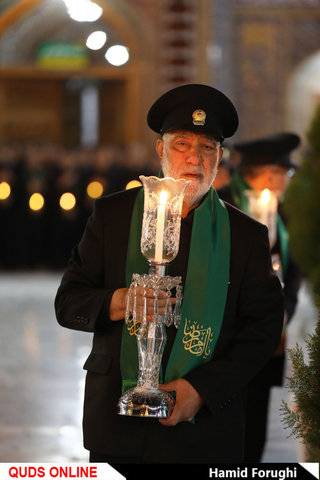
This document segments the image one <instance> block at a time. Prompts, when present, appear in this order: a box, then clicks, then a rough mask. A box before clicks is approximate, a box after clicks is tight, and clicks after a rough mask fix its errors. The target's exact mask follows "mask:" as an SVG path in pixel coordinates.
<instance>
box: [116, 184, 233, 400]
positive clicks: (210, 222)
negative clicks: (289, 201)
mask: <svg viewBox="0 0 320 480" xmlns="http://www.w3.org/2000/svg"><path fill="white" fill-rule="evenodd" d="M143 199H144V191H143V189H141V191H140V192H139V193H138V195H137V198H136V202H135V205H134V209H133V215H132V219H131V226H130V234H129V244H128V253H127V265H126V282H127V286H129V285H130V283H131V278H132V274H133V273H140V274H142V273H147V272H148V263H147V260H146V259H145V258H144V257H143V255H142V253H141V251H140V238H141V226H142V216H143ZM229 264H230V225H229V215H228V212H227V209H226V207H225V206H224V204H223V202H221V201H220V200H219V198H218V196H217V194H216V192H215V190H214V189H213V188H211V189H210V191H209V192H208V194H207V195H206V197H205V199H204V201H203V202H202V203H201V204H200V205H199V206H198V207H197V208H196V209H195V212H194V219H193V227H192V234H191V243H190V252H189V261H188V269H187V277H186V284H185V286H184V296H183V302H182V323H181V326H180V328H179V329H178V331H177V335H176V338H175V341H174V344H173V347H172V350H171V353H170V356H169V360H168V365H167V368H166V376H165V381H166V382H169V381H170V380H174V379H176V378H180V377H182V376H183V375H185V374H186V373H187V372H189V371H190V370H192V369H193V368H195V367H196V366H198V365H201V364H202V363H205V362H208V361H209V360H210V359H211V357H212V354H213V351H214V348H215V345H216V343H217V340H218V337H219V334H220V329H221V325H222V320H223V315H224V308H225V302H226V298H227V292H228V281H229ZM138 327H139V325H136V324H133V322H132V323H130V321H129V323H128V326H127V328H126V325H124V328H123V333H122V344H121V359H120V368H121V374H122V379H123V380H122V389H123V391H125V390H127V389H128V388H130V387H132V386H135V385H136V383H137V376H138V351H137V341H136V334H137V331H138ZM160 381H162V379H161V380H160Z"/></svg>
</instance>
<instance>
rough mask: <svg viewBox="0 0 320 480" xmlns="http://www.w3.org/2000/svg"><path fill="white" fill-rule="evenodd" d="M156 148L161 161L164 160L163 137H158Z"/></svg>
mask: <svg viewBox="0 0 320 480" xmlns="http://www.w3.org/2000/svg"><path fill="white" fill-rule="evenodd" d="M156 150H157V154H158V156H159V158H160V162H161V161H162V154H163V139H162V138H158V140H157V143H156Z"/></svg>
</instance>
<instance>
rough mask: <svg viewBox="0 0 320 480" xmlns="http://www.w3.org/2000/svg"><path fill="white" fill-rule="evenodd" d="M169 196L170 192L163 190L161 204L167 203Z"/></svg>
mask: <svg viewBox="0 0 320 480" xmlns="http://www.w3.org/2000/svg"><path fill="white" fill-rule="evenodd" d="M167 198H168V192H166V191H165V190H162V192H161V193H160V198H159V201H160V205H165V204H166V201H167Z"/></svg>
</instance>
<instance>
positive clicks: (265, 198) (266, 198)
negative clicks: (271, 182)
mask: <svg viewBox="0 0 320 480" xmlns="http://www.w3.org/2000/svg"><path fill="white" fill-rule="evenodd" d="M269 202H270V190H268V188H265V189H264V190H263V191H262V193H261V203H263V204H264V205H267V204H268V203H269Z"/></svg>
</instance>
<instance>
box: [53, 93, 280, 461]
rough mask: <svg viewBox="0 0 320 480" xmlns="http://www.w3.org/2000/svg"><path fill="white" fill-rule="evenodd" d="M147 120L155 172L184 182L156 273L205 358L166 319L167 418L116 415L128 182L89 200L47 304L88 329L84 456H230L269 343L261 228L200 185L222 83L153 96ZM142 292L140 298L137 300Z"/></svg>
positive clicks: (231, 120) (210, 162) (276, 337)
mask: <svg viewBox="0 0 320 480" xmlns="http://www.w3.org/2000/svg"><path fill="white" fill-rule="evenodd" d="M147 120H148V125H149V127H150V128H151V129H152V130H154V131H155V132H158V133H159V134H160V138H159V139H158V140H157V144H156V149H157V152H158V155H159V158H160V164H161V167H162V171H163V174H164V176H171V177H173V178H175V179H180V178H184V179H186V180H189V181H190V182H191V183H190V185H189V186H188V188H187V191H186V195H185V197H184V203H183V209H182V217H183V218H182V222H181V235H180V249H179V253H178V255H177V257H176V258H175V260H174V261H172V262H171V263H170V265H169V267H168V274H169V275H181V277H182V279H183V284H184V291H185V294H184V300H183V302H188V304H189V305H192V306H193V308H192V311H193V314H192V315H191V314H190V318H188V322H191V324H192V325H200V324H201V326H203V328H207V329H208V330H210V331H211V332H212V335H211V336H210V342H209V344H208V349H207V354H206V356H205V358H204V356H203V357H201V356H198V357H195V356H194V353H193V352H192V351H190V350H189V351H187V350H186V349H185V348H184V345H185V344H184V343H183V328H184V323H183V324H182V326H181V327H180V329H179V331H178V332H179V333H176V330H175V328H174V327H167V337H168V340H167V343H166V347H165V351H164V355H163V362H162V363H163V364H162V370H163V377H164V384H163V385H162V388H163V389H165V390H168V391H175V395H176V403H175V407H174V410H173V412H172V414H171V416H170V417H169V418H167V419H154V418H135V417H130V416H119V415H118V414H117V403H118V400H119V397H120V395H121V387H122V381H123V378H124V376H125V372H123V371H122V367H121V362H120V358H121V356H122V355H124V356H125V354H126V352H125V351H123V349H121V346H122V345H123V339H124V335H125V329H126V325H125V323H124V316H125V305H126V296H127V294H128V287H129V285H128V284H127V283H126V270H127V269H128V266H129V267H130V265H128V264H129V263H130V258H129V256H127V252H128V250H129V249H130V242H131V238H132V228H133V227H132V222H131V220H132V218H134V215H135V213H136V211H137V202H138V198H139V197H140V195H139V191H140V189H139V188H138V189H133V190H128V191H125V192H120V193H116V194H114V195H111V196H107V197H102V198H100V199H98V200H97V201H96V204H95V208H94V211H93V213H92V216H91V217H90V219H89V221H88V223H87V226H86V229H85V232H84V234H83V237H82V239H81V241H80V243H79V245H78V246H77V247H76V248H75V249H74V251H73V254H72V257H71V259H70V262H69V264H68V267H67V270H66V272H65V274H64V276H63V278H62V282H61V285H60V287H59V290H58V292H57V296H56V302H55V306H56V315H57V319H58V321H59V323H60V324H61V325H62V326H64V327H68V328H73V329H78V330H83V331H87V332H92V333H93V334H94V337H93V347H92V352H91V354H90V355H89V357H88V359H87V361H86V363H85V366H84V368H85V369H86V370H87V378H86V391H85V400H84V420H83V430H84V446H85V448H87V449H88V450H89V451H90V460H91V461H106V462H109V463H111V464H118V463H143V462H146V463H211V464H212V463H213V462H225V463H228V462H241V461H242V459H243V439H244V423H245V405H246V388H247V385H248V383H249V382H250V380H251V379H252V378H253V377H254V375H256V373H257V372H258V371H259V370H260V369H261V368H262V367H263V366H264V364H265V363H266V362H267V361H268V359H269V358H270V356H271V355H272V354H273V352H274V351H275V349H276V347H277V346H278V344H279V341H280V335H281V331H282V323H283V295H282V289H281V285H280V282H279V280H278V278H277V277H276V276H275V275H274V274H273V272H272V269H271V261H270V251H269V244H268V233H267V228H266V227H265V226H263V225H262V224H260V223H258V222H256V221H255V220H253V219H251V218H250V217H249V216H247V215H245V214H243V213H242V212H240V211H239V210H238V209H235V208H234V207H232V206H230V205H227V204H223V202H221V201H220V200H219V198H218V196H217V194H216V192H215V190H214V189H213V188H212V182H213V179H214V177H215V174H216V171H217V167H218V164H219V161H220V160H221V158H222V153H223V149H222V146H221V143H222V141H223V139H224V138H226V137H230V136H232V135H233V134H234V132H235V131H236V129H237V126H238V116H237V112H236V110H235V108H234V106H233V104H232V103H231V101H230V100H229V99H228V98H227V97H226V96H225V95H224V94H223V93H222V92H220V91H218V90H216V89H215V88H213V87H210V86H207V85H199V84H191V85H184V86H181V87H177V88H175V89H173V90H170V91H169V92H167V93H165V94H164V95H162V96H161V97H160V98H159V99H158V100H156V102H155V103H154V104H153V105H152V107H151V109H150V110H149V113H148V119H147ZM136 255H141V253H140V252H137V253H136ZM136 273H143V272H136ZM153 301H154V300H153V297H152V295H151V296H150V298H149V299H148V304H149V305H151V306H152V302H153ZM186 321H187V319H185V318H183V322H186ZM180 330H181V331H180ZM185 359H187V368H182V367H180V365H181V364H182V363H183V362H184V361H185ZM172 365H173V366H174V368H173V369H172V368H171V366H172ZM190 365H192V366H190ZM172 371H174V372H175V373H174V374H172ZM136 373H137V374H138V372H136Z"/></svg>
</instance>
